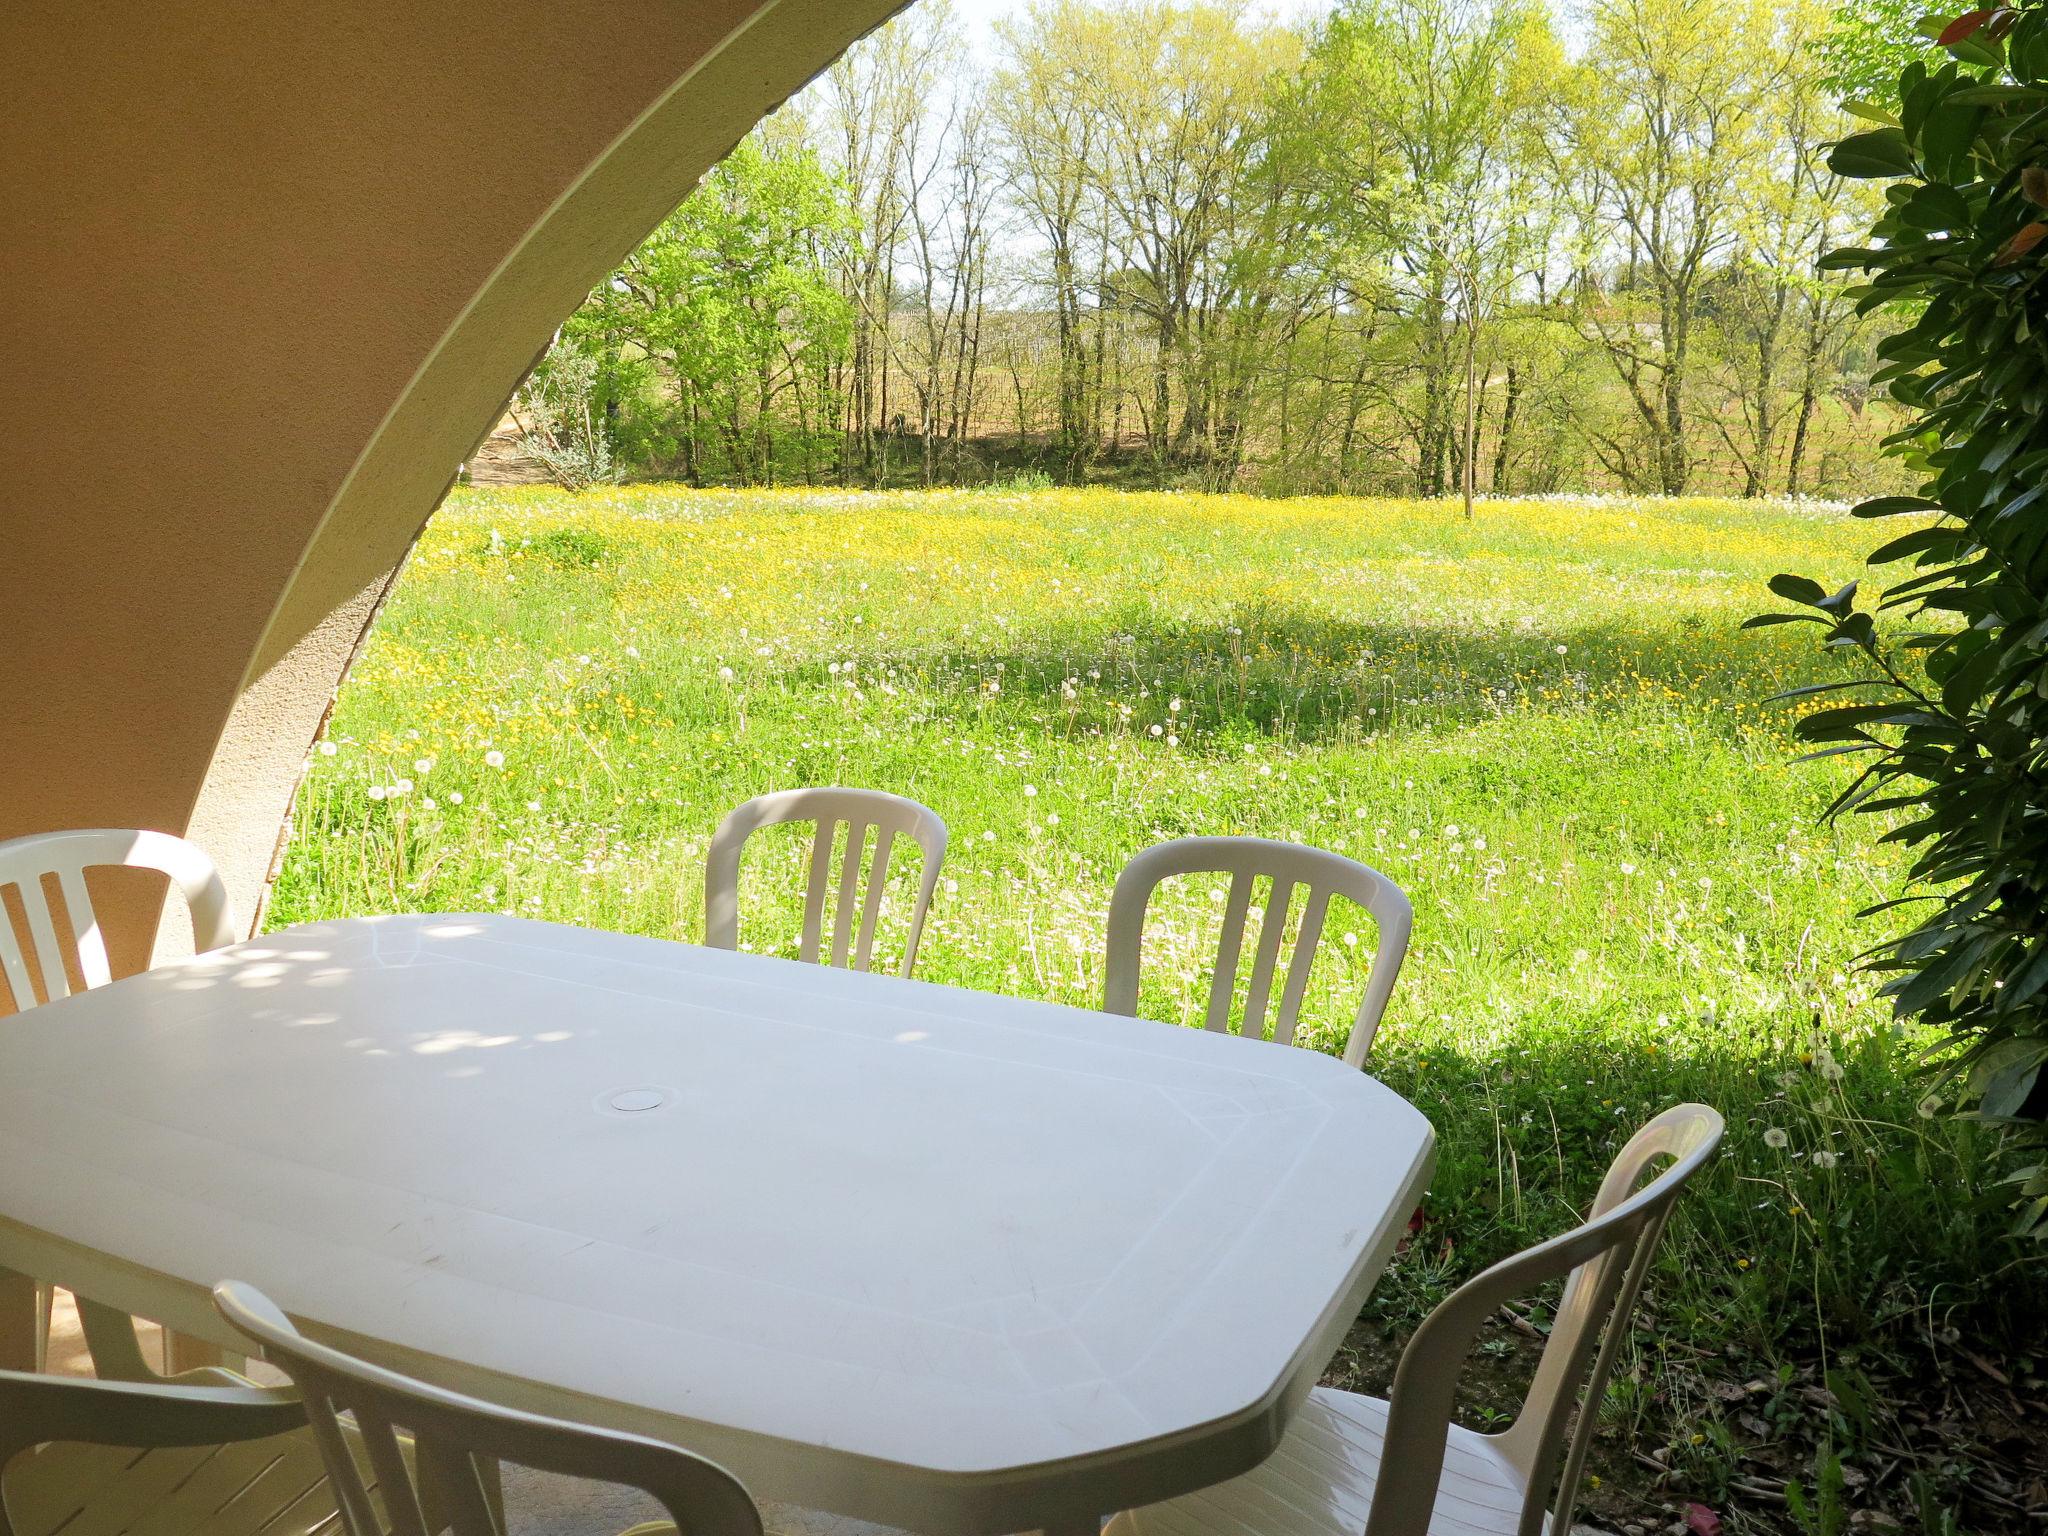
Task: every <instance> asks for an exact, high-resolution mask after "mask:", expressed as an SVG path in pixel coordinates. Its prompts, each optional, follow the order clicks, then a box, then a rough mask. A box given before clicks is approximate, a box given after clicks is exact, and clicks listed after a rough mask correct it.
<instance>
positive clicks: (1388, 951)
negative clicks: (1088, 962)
mask: <svg viewBox="0 0 2048 1536" xmlns="http://www.w3.org/2000/svg"><path fill="white" fill-rule="evenodd" d="M1193 874H1227V875H1229V876H1230V877H1231V879H1230V893H1229V896H1228V898H1227V899H1226V900H1225V902H1224V907H1223V933H1222V937H1221V940H1220V942H1219V943H1218V945H1217V952H1216V966H1215V969H1214V971H1213V972H1212V973H1211V975H1210V980H1209V1011H1208V1016H1207V1018H1206V1020H1205V1021H1204V1022H1205V1023H1206V1025H1207V1027H1208V1028H1210V1029H1213V1030H1219V1031H1227V1030H1228V1029H1229V1027H1230V1010H1231V1001H1232V998H1233V997H1234V995H1235V993H1236V990H1237V970H1238V962H1239V958H1240V957H1241V955H1242V954H1243V951H1244V933H1245V926H1246V920H1247V917H1248V915H1249V913H1250V910H1251V900H1252V885H1253V883H1254V882H1255V881H1257V880H1259V879H1260V878H1262V877H1263V878H1265V879H1267V880H1270V881H1271V882H1272V892H1271V894H1270V895H1269V896H1268V898H1267V901H1266V906H1265V912H1264V915H1263V916H1262V918H1261V919H1260V923H1259V942H1258V948H1257V950H1256V951H1255V952H1254V954H1253V959H1252V974H1251V979H1250V981H1249V983H1248V984H1247V986H1246V991H1245V1005H1244V1023H1243V1026H1242V1028H1243V1032H1244V1034H1245V1035H1246V1036H1247V1037H1248V1038H1252V1039H1260V1038H1263V1037H1264V1035H1265V1028H1266V1012H1267V1009H1268V1007H1269V1005H1270V1001H1271V996H1272V991H1273V973H1274V971H1275V970H1276V969H1277V968H1278V964H1279V958H1280V945H1281V942H1282V940H1283V938H1284V937H1285V934H1286V930H1287V916H1288V911H1289V908H1290V906H1291V904H1292V902H1293V900H1294V892H1295V888H1296V887H1297V886H1298V887H1300V888H1302V889H1303V891H1304V892H1305V893H1306V894H1305V897H1304V901H1305V905H1304V906H1303V908H1302V913H1301V926H1300V929H1299V931H1298V932H1297V934H1296V936H1295V940H1294V954H1293V957H1292V959H1290V960H1289V962H1288V966H1287V980H1286V984H1285V986H1284V987H1283V988H1282V990H1281V993H1280V1005H1279V1007H1278V1009H1277V1010H1275V1011H1274V1016H1273V1038H1274V1039H1275V1040H1277V1041H1279V1042H1280V1043H1281V1044H1282V1045H1286V1044H1289V1043H1291V1042H1292V1041H1293V1039H1294V1029H1295V1023H1296V1021H1297V1019H1298V1018H1299V1017H1300V1014H1301V1000H1302V997H1303V995H1304V994H1305V993H1306V992H1307V990H1308V978H1309V970H1310V968H1311V967H1312V966H1313V965H1314V964H1315V956H1316V947H1317V945H1318V944H1319V943H1320V942H1321V940H1322V936H1323V920H1324V918H1325V916H1326V915H1327V914H1328V912H1329V907H1330V898H1331V897H1332V896H1344V897H1347V898H1349V899H1350V900H1352V901H1355V902H1357V903H1358V904H1359V905H1360V906H1361V907H1364V908H1365V909H1366V911H1368V912H1370V913H1371V914H1372V917H1373V921H1374V923H1375V924H1376V925H1377V926H1378V928H1379V938H1378V942H1377V944H1376V946H1375V948H1374V950H1373V957H1372V971H1371V973H1370V975H1369V976H1368V977H1367V979H1366V987H1365V996H1364V998H1363V999H1362V1000H1361V1001H1360V1003H1359V1005H1358V1014H1357V1017H1356V1018H1354V1019H1353V1021H1352V1024H1351V1040H1350V1043H1349V1044H1348V1045H1347V1046H1346V1047H1345V1050H1344V1060H1345V1061H1347V1062H1348V1063H1350V1064H1351V1065H1352V1066H1354V1067H1357V1066H1363V1065H1364V1064H1365V1053H1366V1051H1367V1050H1369V1049H1370V1048H1371V1046H1372V1037H1373V1035H1374V1033H1375V1032H1376V1031H1377V1030H1378V1029H1379V1027H1380V1015H1381V1014H1383V1013H1385V1012H1386V1009H1387V998H1388V997H1389V996H1390V995H1391V994H1392V993H1393V990H1394V981H1395V979H1396V978H1397V977H1398V976H1399V975H1400V974H1401V961H1402V960H1403V959H1404V958H1405V957H1406V955H1407V953H1408V935H1409V932H1410V930H1411V929H1412V928H1413V927H1414V924H1415V913H1414V909H1413V908H1412V907H1410V906H1409V904H1408V898H1407V896H1405V895H1404V894H1402V891H1401V888H1400V887H1399V886H1397V885H1395V884H1394V882H1393V881H1391V880H1389V879H1388V878H1387V877H1386V876H1385V875H1383V874H1381V873H1380V872H1379V871H1378V870H1376V869H1370V868H1368V867H1367V866H1365V865H1363V864H1361V863H1359V862H1358V861H1357V860H1356V859H1347V858H1345V857H1344V856H1343V855H1341V854H1335V853H1330V852H1327V851H1326V850H1324V849H1321V848H1307V847H1303V846H1302V845H1301V844H1299V843H1278V842H1273V841H1271V840H1269V839H1267V838H1263V837H1183V838H1178V839H1176V840H1174V841H1173V842H1170V843H1159V844H1157V845H1155V846H1154V847H1151V848H1147V849H1146V850H1145V851H1144V852H1143V853H1141V854H1139V855H1138V856H1137V857H1136V858H1134V859H1132V860H1131V862H1130V863H1128V864H1126V865H1125V866H1124V872H1123V873H1122V874H1121V875H1118V876H1117V881H1116V889H1115V890H1114V891H1112V892H1111V894H1110V898H1109V940H1108V953H1107V954H1106V955H1105V956H1104V961H1103V988H1102V991H1103V997H1102V1006H1103V1009H1104V1011H1105V1012H1108V1013H1122V1014H1132V1015H1135V1014H1136V1013H1137V1011H1138V970H1139V965H1140V959H1141V956H1142V953H1143V950H1144V942H1145V914H1146V911H1147V909H1148V908H1149V907H1150V906H1151V903H1152V893H1153V892H1154V891H1155V890H1157V889H1158V888H1159V885H1160V882H1162V881H1164V880H1169V879H1171V878H1173V877H1174V876H1175V875H1193Z"/></svg>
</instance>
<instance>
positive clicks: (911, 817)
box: [704, 789, 946, 976]
mask: <svg viewBox="0 0 2048 1536" xmlns="http://www.w3.org/2000/svg"><path fill="white" fill-rule="evenodd" d="M789 821H803V822H816V823H817V828H818V830H817V833H816V835H815V836H814V837H813V838H812V840H811V863H810V875H809V880H808V888H807V889H806V890H805V892H804V927H803V936H802V938H801V940H800V941H799V944H798V950H797V952H798V955H799V957H800V958H802V959H804V960H808V961H813V962H815V961H817V960H818V959H819V955H820V950H821V947H822V942H823V938H824V926H825V902H826V896H827V894H828V892H829V893H831V894H832V896H833V923H832V952H831V959H830V960H829V961H828V962H827V963H828V964H831V965H843V966H847V967H849V968H851V969H853V970H860V971H864V970H867V969H868V967H869V965H870V963H871V962H872V960H873V958H874V948H875V929H876V927H877V926H878V919H879V918H880V916H881V911H882V892H883V889H884V887H885V886H886V885H887V884H888V873H889V852H890V845H891V844H892V843H893V842H894V841H895V839H896V838H898V837H908V838H910V839H911V840H912V841H914V842H915V843H916V844H917V846H918V848H919V849H920V850H921V851H922V852H923V854H924V869H923V872H922V874H921V875H920V876H919V879H918V886H917V904H916V905H915V906H914V907H913V908H912V909H911V913H910V936H909V938H908V939H906V940H905V941H904V946H903V966H902V972H901V974H903V975H905V976H908V975H909V974H910V972H911V968H912V967H913V966H915V965H916V964H917V945H918V940H919V939H921V938H922V937H923V936H924V919H925V913H926V912H927V911H928V910H929V909H930V907H931V902H932V892H933V890H935V889H936V888H937V886H938V883H939V866H940V865H941V864H943V863H944V862H945V858H946V824H945V823H944V822H943V821H941V820H940V819H939V816H938V813H937V812H936V811H933V810H931V809H929V808H928V807H926V806H922V805H919V804H918V803H917V802H916V801H915V800H907V799H905V798H904V797H903V796H901V795H890V794H884V793H883V792H882V791H880V790H875V789H785V790H781V791H779V792H777V793H775V794H769V795H757V796H755V797H754V798H753V799H752V800H749V801H747V802H746V803H745V804H744V805H739V806H735V807H734V808H733V809H732V810H731V811H730V812H728V813H727V815H726V818H725V820H723V821H721V822H720V823H719V824H718V831H717V832H716V834H714V835H713V837H712V839H711V853H710V857H709V860H708V861H707V863H706V864H705V867H704V942H705V943H706V944H708V945H710V946H712V947H713V948H714V949H738V948H739V947H740V912H739V897H740V848H741V846H742V845H743V844H744V843H745V842H746V840H747V839H748V838H749V837H750V836H752V835H753V834H754V833H755V832H758V831H759V830H760V829H761V828H763V827H772V826H776V825H779V824H781V823H783V822H789ZM841 825H844V826H845V828H846V850H845V852H844V854H843V855H842V856H841V858H840V864H839V875H838V878H837V879H836V880H835V879H834V878H833V875H832V852H833V847H834V844H835V842H836V840H837V835H838V830H839V828H840V826H841ZM871 827H872V828H873V829H874V833H875V851H874V859H873V864H872V867H871V868H870V870H869V873H868V880H867V893H866V896H865V898H864V899H863V900H861V901H860V902H859V903H858V906H859V912H858V936H857V937H856V932H855V921H856V914H855V906H856V902H855V898H856V896H858V895H859V894H860V876H861V864H862V862H863V854H864V852H865V850H866V847H867V841H868V829H869V828H871Z"/></svg>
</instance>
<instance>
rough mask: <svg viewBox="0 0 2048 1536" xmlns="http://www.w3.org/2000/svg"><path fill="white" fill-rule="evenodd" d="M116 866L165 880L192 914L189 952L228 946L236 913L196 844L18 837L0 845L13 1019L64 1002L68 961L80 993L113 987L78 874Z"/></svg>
mask: <svg viewBox="0 0 2048 1536" xmlns="http://www.w3.org/2000/svg"><path fill="white" fill-rule="evenodd" d="M116 865H119V866H125V867H127V868H131V869H153V870H157V871H159V872H161V873H163V874H166V875H169V876H170V878H171V883H172V884H173V885H175V886H176V887H177V888H178V890H179V891H180V892H181V893H182V894H183V895H184V898H185V905H186V907H187V909H188V910H189V911H190V912H191V915H192V945H193V948H194V949H195V950H208V949H219V948H220V947H221V946H223V945H226V944H232V943H234V942H235V940H236V938H237V937H238V935H237V934H236V932H235V913H234V907H233V905H232V903H230V902H229V900H228V890H227V886H226V885H224V884H223V883H222V882H221V878H220V871H219V870H217V869H215V868H214V867H213V860H211V859H209V858H208V857H207V856H206V854H205V853H204V851H202V850H201V849H200V848H199V846H198V845H197V844H195V843H188V842H186V841H185V840H184V839H183V838H182V837H172V836H171V835H170V834H169V833H166V832H122V831H79V832H41V833H37V834H35V835H34V836H31V837H18V838H15V839H13V840H12V841H11V842H5V843H0V979H4V980H5V982H6V983H7V988H8V990H9V992H11V993H12V994H13V998H14V1009H15V1011H16V1012H17V1013H19V1012H24V1011H26V1010H27V1009H29V1008H32V1007H34V1006H35V1005H36V1004H37V1003H38V1002H54V1001H56V1000H57V999H58V998H60V997H69V996H70V995H71V993H72V990H73V989H72V985H71V976H70V971H69V968H68V967H67V966H66V965H65V963H64V962H65V960H66V958H67V956H68V957H69V958H70V959H71V960H73V961H74V962H75V964H76V965H77V968H78V976H79V979H80V981H81V982H82V983H83V985H85V986H86V987H98V986H104V985H105V984H106V983H107V982H108V981H111V980H112V979H113V973H112V971H111V969H110V968H109V966H108V963H107V945H106V941H105V939H103V938H102V937H101V935H100V925H99V917H98V915H97V914H96V913H95V912H94V911H93V906H92V897H91V896H90V894H89V893H88V892H87V891H86V887H85V872H86V871H87V870H88V869H95V868H103V867H108V866H116ZM50 882H54V883H55V884H56V886H57V889H58V891H59V893H60V895H61V897H62V901H63V917H64V922H63V925H62V929H61V930H60V927H59V923H58V913H57V908H56V907H55V906H54V905H53V904H52V903H51V901H50V897H49V891H48V884H49V883H50ZM9 887H12V888H13V890H14V893H15V895H16V896H17V897H18V898H19V900H20V902H21V907H22V915H23V916H24V917H25V918H26V919H27V921H28V932H29V939H30V942H31V944H32V945H33V948H34V955H35V961H36V971H37V974H38V976H39V978H40V980H41V982H42V994H41V996H40V997H38V996H37V994H36V992H35V991H34V990H33V989H32V987H31V984H30V979H29V969H28V964H27V958H26V956H27V951H25V950H24V948H23V946H22V943H21V939H20V936H19V934H18V933H17V932H16V929H15V923H14V919H13V916H12V914H11V913H10V912H9V911H8V908H7V903H6V893H7V890H8V888H9Z"/></svg>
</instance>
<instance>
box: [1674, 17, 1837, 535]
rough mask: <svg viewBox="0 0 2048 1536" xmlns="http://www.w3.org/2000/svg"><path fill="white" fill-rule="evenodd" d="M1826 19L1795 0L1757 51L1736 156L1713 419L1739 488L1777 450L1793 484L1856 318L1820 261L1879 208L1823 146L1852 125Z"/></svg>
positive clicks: (1760, 482) (1759, 477) (1767, 476)
mask: <svg viewBox="0 0 2048 1536" xmlns="http://www.w3.org/2000/svg"><path fill="white" fill-rule="evenodd" d="M1830 22H1831V16H1830V13H1829V10H1828V8H1827V7H1826V6H1825V5H1823V4H1821V3H1819V0H1791V3H1789V4H1788V5H1786V6H1785V8H1784V9H1783V10H1781V11H1780V13H1779V14H1778V16H1777V18H1776V26H1775V29H1774V30H1773V32H1772V33H1771V35H1770V37H1769V43H1770V49H1771V52H1770V54H1769V56H1767V57H1766V58H1764V59H1763V60H1760V61H1759V62H1760V63H1761V64H1762V65H1763V67H1764V69H1765V71H1766V74H1767V78H1768V79H1769V81H1770V82H1771V88H1770V89H1769V90H1768V91H1765V92H1762V93H1761V94H1760V97H1759V100H1758V103H1757V106H1756V113H1757V117H1758V122H1759V126H1760V127H1761V129H1762V142H1761V143H1760V144H1759V145H1758V147H1757V149H1756V152H1755V153H1754V154H1753V155H1750V156H1747V157H1745V159H1744V162H1743V164H1742V166H1741V171H1740V177H1739V181H1738V197H1737V200H1736V212H1735V215H1734V228H1735V250H1734V255H1733V259H1732V260H1731V261H1730V262H1729V264H1728V266H1727V268H1726V270H1725V281H1724V282H1723V283H1722V284H1721V285H1720V292H1719V308H1720V311H1721V313H1720V316H1719V321H1720V323H1719V326H1718V330H1719V332H1720V338H1719V339H1720V340H1721V342H1722V347H1723V361H1724V365H1725V370H1726V373H1727V375H1728V378H1729V386H1730V387H1729V388H1728V390H1727V398H1728V400H1729V401H1730V403H1731V404H1732V406H1733V407H1734V409H1733V411H1732V412H1731V411H1730V410H1727V409H1721V410H1716V411H1715V412H1714V413H1713V414H1712V417H1711V419H1712V421H1713V423H1714V426H1715V428H1716V429H1717V430H1718V431H1719V432H1720V434H1721V436H1722V438H1723V440H1724V441H1725V442H1726V443H1727V444H1728V447H1729V449H1730V450H1731V451H1732V452H1733V453H1734V454H1735V456H1736V458H1737V459H1738V460H1739V461H1740V463H1741V466H1742V474H1743V485H1742V493H1743V495H1745V496H1761V495H1763V494H1765V492H1766V491H1767V490H1768V489H1769V488H1770V486H1771V485H1772V484H1773V483H1776V482H1778V481H1779V479H1780V476H1779V473H1778V471H1779V467H1780V460H1781V457H1782V458H1783V459H1784V460H1785V461H1786V462H1785V463H1784V473H1783V477H1782V483H1783V484H1784V486H1785V489H1786V492H1787V493H1788V494H1796V493H1797V491H1798V489H1799V483H1800V470H1801V467H1802V461H1803V460H1804V458H1805V450H1806V443H1807V440H1808V434H1809V431H1810V428H1811V426H1812V421H1813V414H1814V411H1815V409H1816V407H1817V405H1818V403H1819V399H1820V393H1821V390H1822V388H1823V386H1824V384H1825V383H1826V380H1827V377H1828V374H1829V364H1830V361H1831V360H1832V359H1833V358H1834V357H1837V356H1838V355H1839V352H1840V344H1841V341H1842V338H1843V335H1844V332H1845V331H1846V330H1847V329H1848V327H1849V326H1850V325H1852V324H1853V323H1854V318H1855V316H1854V301H1853V299H1851V298H1850V297H1849V296H1848V294H1847V293H1846V291H1845V288H1846V285H1845V284H1843V283H1842V282H1841V281H1840V279H1838V278H1836V277H1833V276H1831V275H1829V274H1827V273H1824V272H1821V271H1820V270H1819V269H1818V267H1819V262H1820V258H1821V257H1822V256H1823V255H1825V254H1826V253H1827V252H1828V251H1830V250H1832V249H1833V248H1834V247H1836V246H1838V245H1841V244H1843V243H1844V242H1845V241H1846V240H1847V239H1848V237H1849V236H1850V234H1851V233H1852V231H1853V230H1855V229H1856V228H1858V227H1860V226H1863V225H1867V224H1868V223H1869V221H1870V219H1871V217H1872V215H1873V212H1874V209H1873V207H1872V199H1871V198H1870V196H1869V195H1868V192H1867V190H1866V189H1864V188H1861V187H1859V186H1858V185H1857V184H1856V183H1854V182H1850V181H1845V180H1843V179H1842V178H1841V177H1839V176H1837V175H1835V174H1834V172H1832V171H1831V170H1829V169H1828V168H1827V164H1826V160H1825V155H1824V150H1825V147H1826V145H1828V144H1829V143H1832V142H1833V141H1834V140H1836V139H1839V138H1841V137H1843V136H1844V135H1845V134H1847V133H1848V132H1850V131H1851V130H1852V129H1853V128H1854V127H1855V119H1853V118H1851V117H1848V116H1847V115H1846V114H1845V113H1843V112H1841V111H1840V110H1839V109H1837V108H1836V106H1835V104H1834V100H1833V88H1832V86H1831V84H1830V82H1829V79H1828V75H1827V66H1826V61H1825V59H1824V57H1823V55H1822V52H1821V47H1820V44H1821V40H1822V39H1823V38H1824V37H1825V36H1826V35H1827V29H1828V27H1829V25H1830ZM1788 430H1789V433H1790V446H1789V451H1788V450H1787V442H1786V438H1787V433H1788Z"/></svg>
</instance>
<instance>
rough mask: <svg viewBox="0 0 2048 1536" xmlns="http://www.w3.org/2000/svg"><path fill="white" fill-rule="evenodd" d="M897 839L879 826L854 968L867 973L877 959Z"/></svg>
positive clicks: (878, 823)
mask: <svg viewBox="0 0 2048 1536" xmlns="http://www.w3.org/2000/svg"><path fill="white" fill-rule="evenodd" d="M895 841H896V836H895V834H894V833H892V832H891V831H890V830H889V829H888V828H887V827H885V826H883V825H882V824H881V823H880V822H877V823H876V824H875V856H874V862H873V863H872V864H871V865H870V866H869V868H868V887H867V898H866V899H865V900H864V901H863V902H862V903H861V908H860V949H859V950H858V951H857V952H856V953H855V956H854V962H853V963H854V965H855V966H856V967H858V968H859V969H861V970H863V971H864V970H866V969H867V968H868V967H869V966H870V965H871V964H873V962H874V958H875V930H876V929H877V928H878V927H880V926H881V921H882V892H883V889H884V888H885V887H886V886H887V885H888V883H889V850H890V846H891V845H892V844H893V843H894V842H895Z"/></svg>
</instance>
